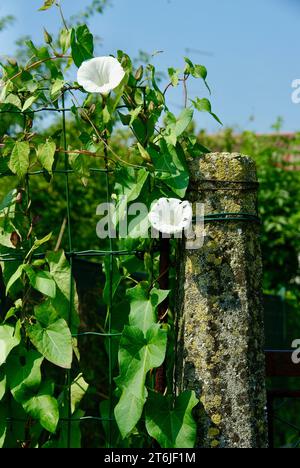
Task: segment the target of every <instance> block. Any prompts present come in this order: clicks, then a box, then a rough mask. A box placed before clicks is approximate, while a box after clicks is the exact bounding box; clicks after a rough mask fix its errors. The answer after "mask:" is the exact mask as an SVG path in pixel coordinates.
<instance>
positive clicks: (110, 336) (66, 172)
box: [0, 91, 140, 448]
mask: <svg viewBox="0 0 300 468" xmlns="http://www.w3.org/2000/svg"><path fill="white" fill-rule="evenodd" d="M65 93H66V91H64V93H63V95H62V107H61V108H58V109H56V108H54V109H51V108H42V109H36V110H33V111H25V112H22V111H11V110H9V111H4V112H2V113H11V114H14V113H17V114H22V115H24V116H25V115H26V114H30V113H41V112H56V113H61V115H62V122H61V127H62V135H63V150H64V169H56V170H53V173H54V174H57V175H60V176H62V177H64V179H65V195H64V196H65V201H66V206H67V214H66V217H67V252H66V257H67V258H68V260H69V262H70V272H71V273H70V297H69V304H70V309H69V316H68V326H69V328H70V329H72V304H73V300H74V294H75V291H74V275H73V269H74V261H75V260H76V259H79V258H81V259H82V258H88V259H96V258H105V257H108V258H109V279H108V283H109V302H108V304H107V310H106V316H107V320H106V330H105V332H104V333H98V332H95V331H86V332H82V333H77V334H73V337H74V338H78V339H80V338H82V337H91V336H94V337H98V338H99V339H103V338H104V339H107V340H108V347H107V348H108V349H107V353H108V403H109V405H108V416H107V417H98V416H83V417H80V418H74V417H72V395H71V391H72V369H69V370H67V371H66V375H65V382H66V385H65V401H66V402H67V415H68V416H67V418H61V419H60V423H63V424H66V425H67V438H66V447H65V448H72V425H73V424H74V423H76V422H77V423H78V422H83V421H85V422H93V421H94V422H96V423H100V424H105V426H106V430H107V435H108V440H107V443H106V444H107V447H108V448H110V447H112V423H113V422H114V420H115V418H114V408H113V378H114V375H113V366H112V348H113V344H112V341H113V340H114V339H116V338H119V337H120V336H121V333H114V332H113V330H112V307H113V291H112V284H113V275H114V263H113V258H114V257H121V256H127V255H138V254H139V253H140V252H138V251H136V250H132V251H125V250H114V246H113V240H112V239H111V238H110V239H109V250H86V251H76V250H74V248H73V245H74V243H73V233H72V222H71V203H72V202H71V198H72V193H71V184H70V175H71V174H73V173H74V171H73V170H72V169H70V164H69V153H68V141H67V127H66V122H67V112H71V111H72V109H70V108H66V106H65V100H66V98H65ZM106 143H107V142H106ZM104 164H105V167H104V168H91V169H90V172H91V173H94V174H99V175H100V176H102V177H103V176H104V178H105V192H106V201H107V202H109V201H110V198H111V190H110V178H109V176H110V173H111V172H113V171H112V170H111V169H110V167H109V158H108V150H107V147H106V146H105V147H104ZM44 174H45V172H44V171H43V170H38V171H32V172H28V173H27V175H26V192H27V197H28V202H29V196H30V195H29V194H30V179H31V177H33V176H43V175H44ZM8 175H13V174H6V173H0V177H3V176H8ZM100 184H101V185H102V181H100V182H99V186H100ZM44 256H45V254H43V253H42V254H40V253H38V254H34V255H33V257H34V258H43V257H44ZM23 258H24V256H23V255H22V253H20V252H16V253H15V255H13V256H12V255H11V253H9V254H1V255H0V261H1V262H17V261H20V260H22V259H23ZM7 422H8V423H9V424H14V423H24V424H25V423H26V420H25V419H24V420H20V419H18V418H12V417H9V418H7Z"/></svg>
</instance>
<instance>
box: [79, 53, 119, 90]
mask: <svg viewBox="0 0 300 468" xmlns="http://www.w3.org/2000/svg"><path fill="white" fill-rule="evenodd" d="M124 76H125V71H124V69H123V68H122V66H121V65H120V63H119V62H118V60H117V59H115V58H114V57H96V58H93V59H90V60H87V61H86V62H83V63H82V65H81V66H80V68H79V70H78V73H77V81H78V83H79V84H80V86H82V87H83V88H84V89H85V91H87V92H88V93H99V94H103V95H107V94H109V93H110V92H111V91H112V90H114V89H115V88H117V87H118V86H119V84H120V83H121V81H122V80H123V78H124Z"/></svg>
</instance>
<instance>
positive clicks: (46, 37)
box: [44, 28, 53, 44]
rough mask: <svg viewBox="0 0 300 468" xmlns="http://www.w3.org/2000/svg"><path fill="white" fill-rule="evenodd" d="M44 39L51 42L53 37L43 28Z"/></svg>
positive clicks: (47, 42)
mask: <svg viewBox="0 0 300 468" xmlns="http://www.w3.org/2000/svg"><path fill="white" fill-rule="evenodd" d="M44 39H45V42H46V44H52V42H53V39H52V36H51V35H50V34H49V33H48V31H47V30H46V29H45V28H44Z"/></svg>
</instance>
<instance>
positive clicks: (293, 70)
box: [0, 0, 300, 132]
mask: <svg viewBox="0 0 300 468" xmlns="http://www.w3.org/2000/svg"><path fill="white" fill-rule="evenodd" d="M111 1H112V6H110V7H109V8H108V9H107V10H106V12H105V14H104V15H103V16H100V15H97V16H96V17H95V18H94V19H93V20H92V21H91V25H90V26H91V30H92V32H93V33H94V34H96V35H99V36H101V37H102V38H103V45H102V46H101V47H99V49H98V51H97V52H98V53H99V55H106V54H111V53H112V54H114V53H115V52H116V50H117V49H122V50H124V51H126V52H127V53H129V54H130V55H131V56H134V57H136V56H137V55H138V51H139V50H144V51H147V52H149V53H151V52H154V51H156V50H163V51H164V53H163V54H161V55H159V56H157V57H156V58H155V59H154V63H155V64H156V65H157V66H158V68H159V69H161V70H167V68H168V67H170V66H175V67H181V66H182V65H183V57H184V56H185V55H189V57H190V58H191V59H192V60H193V61H194V62H195V63H203V64H204V65H206V66H207V68H208V72H209V83H210V85H211V87H212V93H213V94H212V98H211V101H212V104H213V110H214V111H215V112H216V113H217V114H218V115H219V117H220V118H221V120H222V121H223V123H224V125H225V126H234V127H235V128H236V129H237V130H244V129H250V130H255V131H258V132H268V131H270V130H271V125H272V123H274V121H275V120H276V118H277V117H278V116H281V117H283V119H284V127H283V130H284V131H295V130H300V105H295V104H293V103H292V101H291V93H292V88H291V83H292V81H293V80H294V79H296V78H300V50H299V47H298V44H299V31H300V1H298V0H251V1H249V0H209V1H207V0H151V1H149V0H111ZM42 3H43V1H42V0H10V1H5V2H4V1H1V5H0V16H3V15H5V14H8V13H12V14H14V15H15V16H16V17H17V22H16V23H15V25H14V26H13V27H10V28H9V29H8V30H6V31H5V32H2V33H0V56H3V55H7V54H13V53H14V50H15V45H14V41H15V40H16V39H17V38H18V37H20V36H22V35H31V36H32V38H33V40H34V41H36V42H39V41H40V39H41V37H42V32H43V26H45V27H46V28H47V29H48V30H49V31H50V32H55V31H56V30H57V28H58V24H59V18H58V15H57V11H56V9H54V10H53V11H49V12H38V11H37V9H38V7H39V6H40V5H41V4H42ZM62 3H63V7H64V10H65V12H66V16H69V15H71V14H72V13H74V12H77V11H78V10H79V9H81V8H82V7H83V6H84V5H86V4H88V3H89V1H88V0H80V1H78V0H77V1H75V0H63V1H62ZM186 49H191V50H192V51H191V52H189V53H187V51H186ZM197 50H199V51H206V52H209V53H210V54H209V55H203V54H201V53H198V52H197ZM189 88H190V96H191V97H195V96H196V95H198V96H200V97H205V96H207V93H206V91H205V88H204V87H203V86H202V84H201V83H200V82H198V81H193V82H191V84H190V87H189ZM169 99H170V102H171V103H172V104H171V107H172V110H174V111H176V112H177V113H178V112H179V111H180V106H182V103H183V96H182V92H181V91H177V92H176V91H172V92H171V93H170V95H169ZM173 104H174V105H173ZM252 116H253V117H254V120H253V121H252V119H251V117H252ZM197 123H198V126H199V127H204V128H206V129H207V130H208V131H210V132H213V131H216V130H217V129H218V128H219V126H218V124H216V123H214V121H213V120H212V119H211V118H210V117H209V116H206V115H204V114H199V116H198V117H197Z"/></svg>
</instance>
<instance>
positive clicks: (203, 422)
mask: <svg viewBox="0 0 300 468" xmlns="http://www.w3.org/2000/svg"><path fill="white" fill-rule="evenodd" d="M190 171H191V184H190V189H189V195H188V197H189V200H190V201H191V202H193V203H195V202H198V203H203V204H204V207H205V215H206V217H207V221H206V222H205V237H204V244H203V246H202V247H198V248H197V249H196V250H192V249H191V250H189V249H187V248H185V247H183V248H182V252H181V258H180V267H179V278H178V284H179V286H180V288H179V289H180V290H179V297H178V311H177V312H178V314H177V316H178V350H177V351H178V355H177V362H178V363H179V364H178V367H177V371H176V380H177V388H178V390H185V389H193V390H195V391H196V394H197V396H198V397H199V399H200V401H201V403H202V409H201V410H200V411H199V415H198V417H199V437H198V446H201V447H207V448H218V447H220V448H266V447H267V425H266V393H265V365H264V353H263V345H264V327H263V308H262V260H261V251H260V243H259V230H260V226H259V223H258V222H257V218H256V216H257V190H258V184H257V175H256V168H255V164H254V162H253V161H252V160H251V159H250V158H249V157H247V156H242V155H240V154H229V153H213V154H206V155H202V156H200V157H199V158H198V159H194V160H193V161H191V162H190ZM208 215H209V216H208ZM210 215H212V216H210Z"/></svg>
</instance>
